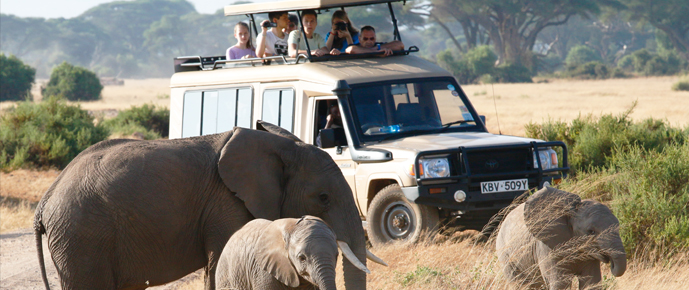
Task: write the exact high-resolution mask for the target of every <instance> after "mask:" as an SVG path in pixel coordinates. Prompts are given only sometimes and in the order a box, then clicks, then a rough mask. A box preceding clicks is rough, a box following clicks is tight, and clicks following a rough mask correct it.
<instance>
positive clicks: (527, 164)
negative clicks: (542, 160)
mask: <svg viewBox="0 0 689 290" xmlns="http://www.w3.org/2000/svg"><path fill="white" fill-rule="evenodd" d="M465 158H467V160H468V164H469V170H470V172H471V174H472V175H473V174H491V173H509V172H520V171H526V170H532V169H533V165H532V163H533V156H532V153H531V150H529V148H512V149H505V150H490V151H472V152H466V153H465Z"/></svg>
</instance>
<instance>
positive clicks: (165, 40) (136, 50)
mask: <svg viewBox="0 0 689 290" xmlns="http://www.w3.org/2000/svg"><path fill="white" fill-rule="evenodd" d="M237 3H245V2H237ZM393 6H394V7H395V14H396V17H397V20H398V23H399V25H400V30H401V34H402V40H403V41H404V42H405V44H406V45H407V46H411V45H416V46H418V47H419V48H420V49H421V51H420V53H419V56H421V57H424V58H426V59H429V60H431V61H434V62H437V63H438V64H440V65H441V66H444V67H446V68H448V70H450V71H452V72H453V73H455V74H456V75H457V76H458V78H460V79H462V80H464V81H466V82H476V81H480V80H482V79H483V80H486V79H492V80H494V81H529V80H530V77H531V76H533V75H536V74H539V73H545V74H554V73H555V74H560V75H562V76H565V77H570V76H576V75H577V74H581V72H586V71H588V70H587V69H588V68H591V69H593V71H598V72H599V73H601V74H603V71H605V73H604V75H595V73H594V75H592V76H591V75H586V73H584V76H588V77H614V76H621V75H623V74H624V73H627V74H643V75H657V74H674V73H678V72H681V71H684V70H687V69H688V66H689V65H688V64H687V63H689V17H686V15H689V1H685V0H655V1H654V0H572V1H555V0H507V1H504V0H462V1H460V0H430V1H421V0H415V1H407V3H406V5H405V6H401V5H400V4H399V3H395V4H393ZM347 11H348V14H349V16H350V18H351V19H352V21H353V22H354V24H355V25H357V26H358V27H361V26H363V25H373V26H374V27H376V30H377V32H378V34H379V37H378V38H379V39H382V40H390V39H392V35H393V33H392V32H393V27H392V22H391V19H390V17H389V12H388V8H387V5H385V4H378V5H374V6H371V7H354V8H348V9H347ZM332 12H333V10H332V9H331V10H330V11H321V14H320V15H319V18H318V23H319V25H318V29H317V32H319V33H321V34H322V35H324V34H325V33H326V32H327V31H328V30H329V27H330V20H331V17H330V15H331V14H332ZM263 18H264V16H263V17H262V16H261V15H259V16H258V19H259V20H261V19H263ZM246 20H248V19H247V18H246V17H244V16H237V17H225V16H224V15H223V11H222V7H219V10H218V11H217V12H216V13H214V14H200V13H198V12H196V10H195V9H194V7H193V5H191V4H190V3H189V2H187V1H185V0H134V1H116V2H110V3H105V4H101V5H98V6H96V7H94V8H92V9H90V10H88V11H86V12H84V13H83V14H82V15H79V16H77V17H74V18H70V19H64V18H60V19H42V18H20V17H16V16H12V15H6V14H2V15H0V25H1V26H2V27H3V29H2V30H0V47H1V48H2V51H3V52H4V53H5V54H7V55H15V56H16V57H18V58H19V59H21V60H23V61H24V62H25V63H27V64H28V65H30V66H31V67H33V68H35V69H36V75H37V77H39V78H46V77H47V76H48V75H49V73H50V72H51V70H52V68H54V67H55V66H57V65H59V64H60V63H62V62H64V61H66V62H68V63H71V64H74V65H77V66H82V67H85V68H88V69H90V70H92V71H94V72H95V73H97V74H98V75H100V76H108V77H113V76H114V77H121V78H124V77H129V78H131V77H134V78H142V77H169V76H170V75H171V74H172V58H174V57H176V56H182V55H204V56H211V55H223V54H224V51H225V49H226V48H227V47H229V46H231V45H233V44H234V43H235V39H234V37H233V36H232V34H233V32H232V28H233V27H234V24H235V23H237V22H238V21H246ZM578 46H579V47H581V46H584V47H586V49H584V48H578V49H575V50H574V51H575V52H576V53H582V52H583V53H584V54H586V53H588V52H591V51H592V52H593V56H591V55H589V57H588V58H586V61H584V62H582V61H577V62H570V61H567V59H568V55H569V54H570V52H572V51H573V48H575V47H578ZM476 49H479V51H474V52H471V51H472V50H476ZM486 49H488V50H489V51H487V50H486ZM640 50H644V51H645V52H642V53H639V52H638V51H640ZM577 57H579V56H577ZM577 57H571V59H577ZM485 75H489V76H490V77H483V76H485Z"/></svg>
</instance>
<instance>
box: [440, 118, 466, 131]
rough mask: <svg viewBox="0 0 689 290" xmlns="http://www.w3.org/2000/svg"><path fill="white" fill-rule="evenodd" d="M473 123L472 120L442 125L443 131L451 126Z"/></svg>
mask: <svg viewBox="0 0 689 290" xmlns="http://www.w3.org/2000/svg"><path fill="white" fill-rule="evenodd" d="M473 121H474V120H458V121H454V122H450V123H446V124H443V129H445V128H448V127H450V126H452V125H456V124H464V123H469V122H473Z"/></svg>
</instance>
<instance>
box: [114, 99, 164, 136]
mask: <svg viewBox="0 0 689 290" xmlns="http://www.w3.org/2000/svg"><path fill="white" fill-rule="evenodd" d="M103 125H104V126H105V127H106V128H108V130H109V131H110V133H111V134H115V135H132V134H134V133H136V132H139V133H141V134H143V135H144V139H147V140H150V139H159V138H164V137H167V136H168V132H169V129H170V110H168V109H167V108H156V106H155V105H148V104H145V105H143V106H141V107H135V106H132V107H131V108H130V109H128V110H124V111H122V112H120V113H119V114H118V115H117V117H115V118H113V119H110V120H106V121H104V122H103Z"/></svg>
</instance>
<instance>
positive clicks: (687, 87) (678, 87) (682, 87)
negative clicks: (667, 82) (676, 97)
mask: <svg viewBox="0 0 689 290" xmlns="http://www.w3.org/2000/svg"><path fill="white" fill-rule="evenodd" d="M672 90H673V91H689V81H682V80H680V81H678V82H676V83H674V84H673V85H672Z"/></svg>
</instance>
